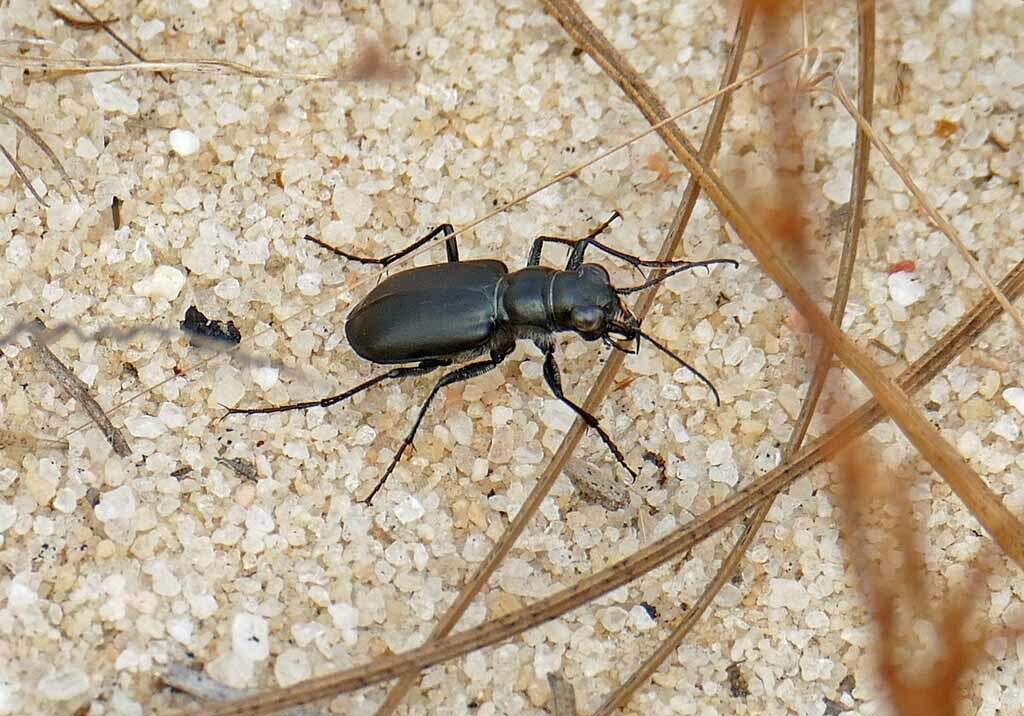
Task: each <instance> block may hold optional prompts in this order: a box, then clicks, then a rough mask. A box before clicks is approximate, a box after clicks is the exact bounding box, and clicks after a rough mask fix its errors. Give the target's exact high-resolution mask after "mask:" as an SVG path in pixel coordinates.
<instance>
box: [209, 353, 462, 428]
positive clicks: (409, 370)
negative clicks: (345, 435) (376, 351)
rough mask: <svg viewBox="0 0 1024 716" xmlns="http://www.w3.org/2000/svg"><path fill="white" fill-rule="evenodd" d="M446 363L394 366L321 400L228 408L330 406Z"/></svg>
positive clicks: (237, 411) (244, 411) (238, 411)
mask: <svg viewBox="0 0 1024 716" xmlns="http://www.w3.org/2000/svg"><path fill="white" fill-rule="evenodd" d="M446 365H451V361H444V360H425V361H423V362H422V363H420V364H419V365H409V366H401V367H399V368H392V369H391V370H389V371H388V372H387V373H381V374H380V375H375V376H374V377H372V378H370V379H369V380H367V381H363V382H362V383H360V384H359V385H357V386H355V387H354V388H349V389H348V390H346V391H345V392H344V393H338V394H337V395H332V396H330V397H329V398H321V399H320V400H307V401H305V402H302V403H290V404H288V405H278V406H275V407H273V408H228V409H227V411H228V412H227V413H225V415H224V417H227V416H228V415H262V414H263V413H283V412H286V411H288V410H305V409H307V408H329V407H331V406H332V405H334V404H335V403H340V402H341V401H343V400H346V399H348V398H351V397H352V396H353V395H355V394H356V393H361V392H363V391H364V390H367V389H369V388H372V387H373V386H375V385H377V383H381V382H383V381H385V380H391V379H393V378H411V377H412V376H414V375H423V374H424V373H430V372H431V371H435V370H437V369H438V368H441V367H443V366H446Z"/></svg>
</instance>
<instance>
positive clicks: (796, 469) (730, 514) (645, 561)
mask: <svg viewBox="0 0 1024 716" xmlns="http://www.w3.org/2000/svg"><path fill="white" fill-rule="evenodd" d="M1000 287H1001V288H1002V290H1003V292H1004V293H1005V294H1006V295H1007V296H1010V297H1012V298H1016V297H1018V296H1020V295H1021V294H1022V293H1024V261H1021V262H1020V263H1018V264H1017V265H1016V266H1014V268H1013V269H1012V270H1011V271H1010V273H1009V274H1007V276H1006V277H1005V278H1004V279H1003V281H1002V282H1001V283H1000ZM1000 315H1002V307H1001V306H1000V305H999V304H998V303H997V302H996V300H995V299H994V298H993V297H992V296H991V295H986V296H985V298H984V299H982V301H981V302H979V303H978V304H977V305H975V306H974V308H972V309H971V310H970V311H969V312H967V313H966V314H965V315H964V316H963V317H962V318H961V319H960V321H958V322H957V324H956V325H955V326H954V327H953V328H951V329H950V330H949V331H947V332H946V333H945V334H944V335H943V337H942V338H941V339H940V340H939V341H938V342H937V343H936V344H935V345H934V346H932V348H931V349H929V350H928V352H926V353H925V354H924V355H923V356H922V357H921V358H919V359H918V360H917V361H916V362H914V363H913V364H912V365H911V366H910V367H908V368H907V369H906V370H905V371H903V373H902V374H901V375H900V378H899V384H900V386H901V388H902V390H904V391H906V392H907V393H913V392H915V391H916V390H918V389H920V388H921V387H922V386H923V385H925V384H927V383H928V382H929V381H930V380H932V379H933V378H934V377H935V376H936V375H938V374H939V372H941V371H942V370H943V369H944V368H945V367H946V366H947V365H949V364H950V363H951V362H952V361H953V359H955V358H956V357H957V356H959V355H960V353H961V352H963V351H964V350H965V349H966V348H968V347H969V346H970V345H971V344H972V343H973V342H974V340H975V339H976V338H977V336H978V335H979V334H980V333H981V332H982V331H984V330H985V329H986V328H988V327H989V326H990V325H992V323H993V322H994V321H995V319H996V318H998V317H999V316H1000ZM885 416H886V413H885V411H884V410H883V409H882V408H881V407H880V405H879V402H878V401H877V400H876V399H871V400H868V401H867V402H866V403H864V404H863V405H862V406H861V407H860V408H858V409H857V410H855V411H854V412H853V413H851V414H850V415H849V416H847V417H846V418H845V419H844V420H842V421H840V422H839V423H838V424H836V426H835V427H833V428H832V430H830V431H829V432H827V433H826V434H825V435H823V436H822V437H820V438H818V439H817V440H815V441H814V442H813V443H811V444H810V445H808V446H807V447H805V448H804V449H803V450H801V451H800V452H799V453H798V454H797V455H796V456H795V457H794V458H793V459H792V460H791V461H789V462H788V463H786V464H784V465H780V466H779V467H777V468H775V469H774V470H772V471H771V472H769V473H767V474H765V475H762V476H761V477H758V478H756V479H754V480H752V481H751V482H750V484H748V485H747V486H746V487H744V488H743V489H741V490H739V491H737V492H736V493H734V494H733V495H730V496H729V497H728V498H726V499H725V500H723V501H722V502H721V503H719V504H718V505H716V506H715V507H713V508H711V509H710V510H708V511H707V512H705V513H704V514H702V515H701V516H700V517H697V518H696V519H694V520H691V521H690V522H689V523H687V524H686V525H684V526H682V527H680V528H678V529H676V530H675V531H673V532H672V533H671V534H669V535H667V536H666V537H663V538H661V539H659V540H657V541H655V542H653V543H651V544H650V545H648V546H647V547H644V548H643V549H641V550H639V551H637V552H636V553H634V554H633V555H630V556H629V557H627V558H626V559H624V560H622V561H620V562H617V563H616V564H613V565H612V566H610V567H607V568H605V569H603V570H601V571H600V572H597V573H595V574H593V575H591V576H590V577H587V578H585V579H583V580H581V581H580V582H579V583H577V584H576V585H574V586H573V587H570V588H568V589H564V590H562V591H560V592H557V593H555V594H553V595H551V596H550V597H547V598H545V599H542V600H540V601H538V602H536V603H534V604H531V605H529V606H527V607H524V608H522V609H520V610H518V611H515V612H510V613H509V614H506V615H505V616H503V617H500V618H498V619H495V620H494V621H491V622H488V623H486V624H483V625H481V626H479V627H476V628H473V629H469V630H466V631H464V632H460V633H459V634H456V635H455V636H450V637H447V638H445V639H442V640H440V641H433V642H428V643H427V644H425V645H424V646H422V647H420V648H418V649H413V650H411V651H408V652H405V653H403V654H397V655H394V656H388V657H384V658H381V659H378V660H377V661H375V662H374V663H372V664H368V665H365V666H359V667H355V668H352V669H348V670H345V671H340V672H336V673H333V674H327V675H325V676H320V677H317V678H315V679H310V680H308V681H304V682H301V683H299V684H295V685H293V686H290V687H287V688H284V689H275V690H273V691H268V692H264V693H263V694H260V695H257V696H254V697H250V698H246V699H243V700H240V701H234V702H230V703H226V704H221V705H215V706H208V707H204V708H200V709H197V710H193V711H186V712H180V713H189V714H192V716H201V715H202V716H239V715H241V714H247V715H248V716H256V714H268V713H273V712H274V711H277V710H279V709H282V708H287V707H289V706H296V705H300V704H306V703H310V702H312V701H317V700H319V699H323V698H327V697H331V696H335V695H337V694H341V693H345V692H349V691H354V690H356V689H360V688H364V687H367V686H371V685H374V684H378V683H381V682H383V681H388V680H390V679H394V678H397V677H398V676H401V675H403V674H406V673H410V672H417V671H420V670H422V669H424V668H426V667H428V666H433V665H436V664H440V663H442V662H444V661H447V660H449V659H453V658H456V657H458V656H462V655H464V654H468V653H469V652H471V651H474V650H476V649H480V648H483V647H485V646H491V645H493V644H497V643H500V642H502V641H505V640H506V639H509V638H511V637H513V636H515V635H517V634H521V633H522V632H524V631H526V630H528V629H532V628H533V627H535V626H539V625H540V624H543V623H545V622H547V621H550V620H552V619H556V618H558V617H559V616H561V615H562V614H564V613H565V612H567V611H570V610H572V609H575V608H576V607H578V606H580V605H582V604H585V603H586V602H588V601H591V600H593V599H596V598H597V597H599V596H601V595H603V594H607V593H608V592H610V591H612V590H613V589H617V588H618V587H621V586H623V585H624V584H627V583H629V582H630V581H632V580H633V579H635V578H636V577H637V576H638V575H640V574H645V573H646V572H649V571H651V570H652V569H655V568H656V567H658V566H660V565H662V564H664V563H666V562H668V561H670V560H672V559H674V558H675V557H678V556H679V555H681V554H684V553H685V552H686V551H687V550H690V549H692V548H693V547H694V545H696V544H698V543H699V542H700V541H701V540H703V539H705V538H707V537H708V536H710V535H712V534H714V533H715V532H716V531H718V530H719V529H721V528H722V527H723V526H724V525H727V524H729V523H730V522H732V521H733V520H736V519H738V518H739V517H741V516H742V515H744V514H746V513H747V512H748V511H749V510H750V509H751V508H752V507H755V506H756V505H757V504H758V503H760V502H761V501H763V500H766V499H769V498H771V497H773V496H774V495H775V494H777V493H778V492H780V491H781V490H783V489H785V488H786V487H787V486H789V485H790V484H791V483H792V482H794V481H795V480H797V479H799V478H800V477H801V476H803V475H804V474H806V473H807V472H808V471H809V470H811V469H813V468H814V467H816V466H817V465H820V464H821V463H822V462H824V461H825V460H828V459H830V458H831V457H833V456H835V455H836V454H837V453H838V452H840V451H841V450H842V449H843V448H845V447H846V446H848V445H849V444H850V442H851V441H853V440H855V439H857V438H859V437H860V436H862V435H864V434H865V433H866V432H867V431H868V430H870V429H871V428H873V427H874V426H875V425H877V424H878V423H880V422H881V421H882V420H883V419H884V418H885Z"/></svg>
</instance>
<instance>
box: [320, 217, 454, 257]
mask: <svg viewBox="0 0 1024 716" xmlns="http://www.w3.org/2000/svg"><path fill="white" fill-rule="evenodd" d="M454 233H455V229H454V227H452V225H451V224H441V225H440V226H438V227H437V228H435V229H432V230H431V231H430V232H429V233H428V234H427V235H426V236H424V237H422V238H419V239H416V240H415V241H413V242H412V243H411V244H409V245H408V246H406V247H405V248H404V249H401V250H400V251H396V252H395V253H393V254H388V255H387V256H382V257H381V258H379V259H377V258H373V257H369V256H356V255H355V254H350V253H348V252H347V251H342V250H341V249H338V248H335V247H333V246H331V245H330V244H327V243H324V242H323V241H321V240H320V239H317V238H315V237H313V236H309V235H308V234H307V235H306V236H305V237H304V238H305V239H306V241H312V242H313V243H314V244H316V245H317V246H320V247H322V248H325V249H327V250H328V251H330V252H332V253H334V254H337V255H338V256H341V257H342V258H343V259H347V260H348V261H357V262H359V263H361V264H374V265H377V266H387V265H388V264H391V263H394V262H395V261H398V259H400V258H402V257H403V256H408V255H409V254H411V253H412V252H413V251H415V250H416V249H418V248H420V247H421V246H423V245H425V244H427V243H429V242H430V241H432V240H433V239H435V238H436V237H437V236H438V235H439V234H444V236H446V237H448V238H446V239H445V242H444V247H445V251H446V253H447V254H448V261H450V262H451V263H456V262H457V261H458V260H459V246H458V244H457V243H456V237H454V236H452V234H454Z"/></svg>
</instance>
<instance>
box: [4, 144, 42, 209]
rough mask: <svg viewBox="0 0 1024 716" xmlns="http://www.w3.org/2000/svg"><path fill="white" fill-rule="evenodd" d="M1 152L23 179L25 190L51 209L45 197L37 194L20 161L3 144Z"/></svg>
mask: <svg viewBox="0 0 1024 716" xmlns="http://www.w3.org/2000/svg"><path fill="white" fill-rule="evenodd" d="M0 152H2V153H3V155H4V158H5V159H6V160H7V162H8V163H9V164H10V165H11V166H12V167H14V171H15V172H17V173H18V176H19V177H21V181H22V182H23V183H24V184H25V188H26V189H28V191H29V193H30V194H31V195H32V196H33V197H35V200H36V201H38V202H39V203H40V204H42V205H43V206H45V207H47V208H49V206H50V205H49V204H47V203H46V202H45V201H43V197H41V196H39V192H37V191H36V190H35V187H33V186H32V180H31V179H29V178H28V175H27V174H25V170H24V169H22V168H21V165H20V164H18V160H17V159H15V158H14V157H13V156H12V155H11V153H10V152H8V151H7V148H6V147H4V145H2V144H0Z"/></svg>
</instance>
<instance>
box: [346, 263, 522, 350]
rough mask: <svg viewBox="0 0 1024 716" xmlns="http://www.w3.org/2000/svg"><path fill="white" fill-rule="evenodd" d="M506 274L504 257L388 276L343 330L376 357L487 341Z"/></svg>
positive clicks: (461, 347)
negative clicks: (498, 295)
mask: <svg viewBox="0 0 1024 716" xmlns="http://www.w3.org/2000/svg"><path fill="white" fill-rule="evenodd" d="M507 274H508V269H507V268H506V267H505V264H503V263H502V262H501V261H491V260H483V261H460V262H457V263H446V264H435V265H432V266H422V267H419V268H414V269H409V270H407V271H402V272H400V273H397V274H395V275H394V276H390V277H388V278H387V279H385V280H384V281H382V282H381V283H380V285H378V286H377V287H376V288H375V289H373V290H372V291H370V293H369V294H367V296H366V297H365V298H364V299H363V300H362V301H360V302H359V304H358V305H357V306H356V307H355V308H353V309H352V312H351V313H350V314H349V315H348V319H347V321H346V323H345V335H346V336H347V337H348V342H349V344H350V345H351V346H352V350H354V351H355V352H356V353H357V354H359V356H361V357H362V358H365V359H366V360H369V361H373V362H374V363H384V364H390V363H412V362H416V361H420V360H424V359H427V358H442V357H451V356H453V355H455V354H458V353H463V352H466V351H472V350H476V349H479V348H482V347H483V346H484V345H486V343H487V341H488V339H490V338H491V337H492V335H493V334H494V329H495V322H496V318H497V316H496V314H495V295H496V293H497V290H498V286H499V284H500V283H501V282H502V280H503V279H504V277H505V276H506V275H507Z"/></svg>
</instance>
